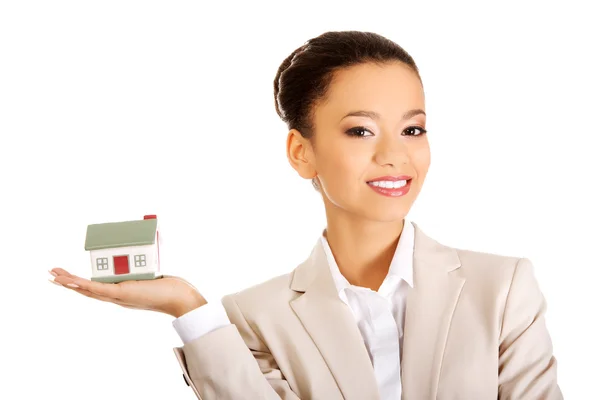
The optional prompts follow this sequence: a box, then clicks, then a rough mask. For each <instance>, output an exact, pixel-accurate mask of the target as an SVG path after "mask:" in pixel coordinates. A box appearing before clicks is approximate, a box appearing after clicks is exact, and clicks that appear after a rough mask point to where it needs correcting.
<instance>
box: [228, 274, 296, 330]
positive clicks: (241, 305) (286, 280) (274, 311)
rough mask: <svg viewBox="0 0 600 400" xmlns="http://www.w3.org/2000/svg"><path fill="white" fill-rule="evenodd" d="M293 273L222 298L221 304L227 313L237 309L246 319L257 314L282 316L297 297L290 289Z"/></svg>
mask: <svg viewBox="0 0 600 400" xmlns="http://www.w3.org/2000/svg"><path fill="white" fill-rule="evenodd" d="M293 274H294V271H292V272H289V273H286V274H283V275H279V276H275V277H273V278H271V279H268V280H266V281H264V282H261V283H259V284H256V285H253V286H250V287H248V288H246V289H243V290H241V291H239V292H235V293H230V294H228V295H226V296H224V297H223V299H222V303H223V305H224V306H225V308H226V310H227V311H228V312H229V311H230V310H231V309H232V308H235V309H237V310H238V311H239V312H241V314H243V315H244V316H245V318H248V317H249V316H256V315H258V314H260V315H264V316H270V318H272V317H273V316H278V315H279V316H282V314H283V313H285V312H286V311H287V310H288V309H289V302H290V301H292V300H293V299H294V298H296V297H298V295H299V294H298V293H297V292H295V291H293V290H292V289H290V282H291V280H292V277H293Z"/></svg>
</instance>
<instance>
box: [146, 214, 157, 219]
mask: <svg viewBox="0 0 600 400" xmlns="http://www.w3.org/2000/svg"><path fill="white" fill-rule="evenodd" d="M144 219H156V215H144Z"/></svg>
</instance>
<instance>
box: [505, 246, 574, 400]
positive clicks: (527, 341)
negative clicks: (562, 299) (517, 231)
mask: <svg viewBox="0 0 600 400" xmlns="http://www.w3.org/2000/svg"><path fill="white" fill-rule="evenodd" d="M545 312H546V301H545V299H544V296H543V294H542V292H541V291H540V288H539V286H538V283H537V281H536V278H535V276H534V272H533V266H532V264H531V262H530V261H529V260H528V259H526V258H522V259H520V260H519V261H518V262H517V265H516V266H515V271H514V275H513V278H512V283H511V286H510V289H509V292H508V296H507V299H506V305H505V310H504V316H503V321H502V328H501V332H500V345H499V366H498V399H499V400H516V399H531V400H537V399H539V400H542V399H544V400H562V399H563V396H562V393H561V391H560V389H559V387H558V383H557V362H556V359H555V358H554V356H553V354H552V342H551V340H550V335H549V333H548V330H547V329H546V322H545V318H544V314H545Z"/></svg>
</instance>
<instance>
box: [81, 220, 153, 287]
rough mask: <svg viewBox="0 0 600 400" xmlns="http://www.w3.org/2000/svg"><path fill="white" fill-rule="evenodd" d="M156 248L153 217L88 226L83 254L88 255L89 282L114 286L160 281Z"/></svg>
mask: <svg viewBox="0 0 600 400" xmlns="http://www.w3.org/2000/svg"><path fill="white" fill-rule="evenodd" d="M158 247H159V237H158V221H157V219H156V215H146V216H144V219H142V220H137V221H124V222H109V223H105V224H93V225H88V227H87V233H86V237H85V250H87V251H89V252H90V259H91V262H92V277H91V280H92V281H96V282H105V283H116V282H121V281H126V280H144V279H155V278H159V277H161V275H160V259H159V248H158Z"/></svg>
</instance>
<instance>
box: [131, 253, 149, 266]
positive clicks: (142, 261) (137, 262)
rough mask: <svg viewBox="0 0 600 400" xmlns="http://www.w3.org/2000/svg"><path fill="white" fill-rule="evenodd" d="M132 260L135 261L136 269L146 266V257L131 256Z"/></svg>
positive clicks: (139, 255) (140, 255) (142, 255)
mask: <svg viewBox="0 0 600 400" xmlns="http://www.w3.org/2000/svg"><path fill="white" fill-rule="evenodd" d="M133 260H134V261H135V266H136V267H145V266H146V255H145V254H138V255H137V256H133Z"/></svg>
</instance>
